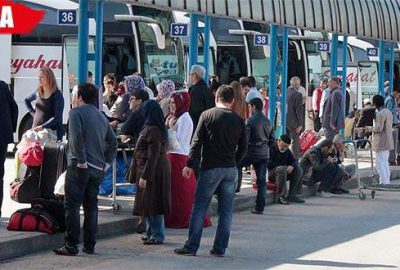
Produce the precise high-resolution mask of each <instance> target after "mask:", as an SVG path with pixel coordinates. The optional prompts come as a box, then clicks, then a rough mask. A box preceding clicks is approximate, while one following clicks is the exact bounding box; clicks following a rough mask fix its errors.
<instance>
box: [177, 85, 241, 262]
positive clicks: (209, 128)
mask: <svg viewBox="0 0 400 270" xmlns="http://www.w3.org/2000/svg"><path fill="white" fill-rule="evenodd" d="M233 97H234V93H233V89H232V87H230V86H227V85H222V86H220V87H219V88H218V90H217V93H216V97H215V101H216V104H217V107H216V108H213V109H210V110H208V111H206V112H204V113H202V114H201V117H200V121H199V125H198V127H197V129H196V131H195V133H194V136H193V141H192V145H191V149H190V154H189V159H188V161H187V165H186V167H185V168H184V169H183V172H182V174H183V176H184V177H187V178H188V177H190V175H191V174H193V173H194V172H193V164H195V163H198V162H199V161H200V160H201V163H200V168H201V170H200V174H199V177H198V179H197V186H196V195H195V198H194V202H193V207H192V214H191V216H190V228H189V238H188V240H187V241H186V243H185V245H184V247H182V248H177V249H175V253H176V254H178V255H186V256H195V255H196V252H197V250H198V249H199V247H200V240H201V235H202V233H203V227H204V217H205V215H206V213H207V209H208V207H209V205H210V202H211V199H212V197H213V195H214V194H215V193H217V198H218V215H219V219H218V228H217V232H216V234H215V240H214V245H213V249H212V250H211V251H210V253H211V255H213V256H217V257H223V256H224V255H225V250H226V248H227V247H228V242H229V236H230V232H231V224H232V215H233V201H234V198H235V187H236V182H237V168H236V167H237V164H238V163H240V161H241V160H242V159H243V157H244V155H245V154H246V148H247V144H246V141H247V140H246V130H245V124H244V121H243V119H242V118H240V116H238V115H237V114H236V113H234V112H233V111H232V110H231V107H232V104H233V101H234V100H233Z"/></svg>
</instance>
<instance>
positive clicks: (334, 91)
mask: <svg viewBox="0 0 400 270" xmlns="http://www.w3.org/2000/svg"><path fill="white" fill-rule="evenodd" d="M189 74H190V75H189V76H190V87H189V88H188V89H184V90H179V91H177V90H176V89H175V84H174V82H173V81H170V80H163V81H162V82H161V83H160V84H159V85H157V87H156V90H155V91H153V90H151V89H149V88H148V87H147V86H146V85H145V82H144V80H143V78H142V77H141V75H140V74H138V73H135V74H133V75H128V76H126V77H125V78H124V80H123V82H121V83H118V82H117V81H116V76H115V75H114V74H107V75H105V76H104V80H103V86H102V87H101V88H100V89H97V88H96V87H95V86H94V85H93V84H91V83H85V84H80V85H76V86H75V87H74V89H73V91H72V102H71V104H72V109H71V110H70V112H69V119H68V120H69V124H68V146H69V147H68V169H67V174H66V184H65V199H64V206H65V211H66V228H67V230H66V237H65V245H64V246H62V247H60V248H58V249H55V250H54V252H55V253H56V254H59V255H76V254H78V252H79V251H78V244H79V232H80V230H79V228H80V222H79V208H80V206H81V205H83V209H84V213H85V214H84V226H83V231H84V237H83V251H84V252H86V253H88V254H93V253H94V250H95V243H96V241H95V235H96V227H97V194H98V191H99V185H100V183H101V181H102V179H103V176H104V173H105V171H107V170H108V168H109V167H110V164H111V163H112V160H113V159H115V157H116V155H117V146H118V143H121V144H126V143H129V144H132V145H134V146H135V147H134V153H133V158H132V162H131V164H130V166H129V168H128V170H127V173H126V177H127V180H128V181H130V182H131V183H136V185H137V192H136V194H135V204H134V209H133V214H134V215H137V216H139V217H140V219H139V224H138V232H140V233H145V236H143V237H142V240H143V244H145V245H160V244H163V243H164V241H165V227H168V228H189V236H188V240H187V241H186V243H185V244H184V246H183V247H182V248H178V249H176V250H175V253H177V254H179V255H196V252H197V250H198V248H199V245H200V239H201V235H202V230H203V228H204V227H207V226H211V220H210V217H209V216H208V214H207V209H208V207H209V205H210V202H211V199H212V197H213V196H214V195H217V199H218V203H219V207H218V214H219V220H218V225H217V232H216V236H215V241H214V245H213V249H212V250H211V251H210V253H211V255H214V256H224V254H225V251H226V248H227V246H228V242H229V236H230V228H231V222H232V212H233V200H234V197H235V193H238V192H240V189H241V179H242V174H243V168H249V167H250V166H251V167H252V168H253V169H254V171H255V175H256V183H257V197H256V201H255V206H254V208H252V209H251V212H252V213H253V214H263V212H264V207H265V201H266V193H267V192H266V190H267V188H266V182H267V180H268V181H270V182H273V183H275V184H276V186H277V189H276V196H277V202H278V203H279V204H282V205H288V204H291V203H304V202H305V201H304V200H303V199H301V198H300V197H299V195H300V194H301V193H302V186H303V183H304V184H306V185H308V186H314V185H315V184H317V183H320V184H319V187H318V192H319V193H320V194H321V196H322V197H330V196H331V194H332V193H333V194H343V193H348V191H347V190H346V189H344V188H343V182H344V181H346V180H348V179H349V178H351V176H352V175H354V173H355V170H356V168H355V166H354V165H347V166H345V165H343V159H344V145H343V137H342V136H341V135H339V130H340V129H343V128H344V126H345V119H344V114H343V113H342V112H343V110H344V107H345V105H346V104H345V102H344V99H343V98H342V91H341V90H340V85H341V82H340V79H339V78H338V77H332V78H330V79H329V80H323V81H321V84H320V86H319V87H318V88H317V89H315V90H314V93H316V94H315V97H314V96H313V114H314V127H315V128H316V129H318V130H319V129H320V128H321V129H322V133H323V134H324V135H325V137H326V139H324V140H322V141H321V142H320V143H318V144H317V145H315V146H314V147H312V148H311V149H309V150H308V151H306V152H305V153H300V141H299V140H300V135H301V133H302V132H303V131H304V129H305V120H304V117H305V98H304V97H305V90H304V88H303V87H302V86H301V81H300V79H299V78H298V77H293V78H292V79H291V80H290V87H289V88H288V89H287V123H286V124H287V134H283V135H281V136H280V137H279V138H278V139H277V140H276V139H275V136H274V123H271V121H270V120H269V119H268V117H267V115H268V106H269V104H268V89H258V88H257V86H256V80H255V79H254V77H252V76H248V77H242V78H240V80H239V81H232V82H231V83H230V84H229V85H225V84H223V85H221V84H220V83H219V81H218V78H217V77H213V78H212V81H211V83H210V85H211V87H209V86H208V85H209V84H208V82H206V81H205V80H204V74H205V70H204V68H203V67H202V66H199V65H194V66H192V67H191V70H190V73H189ZM0 89H1V93H0V94H1V95H0V97H1V99H0V101H1V102H2V103H1V106H2V107H6V106H8V108H9V110H8V114H7V115H5V114H3V115H1V117H0V119H1V120H2V128H3V123H5V124H4V125H5V126H4V128H5V129H7V132H8V133H7V134H11V135H10V136H8V135H7V136H5V135H3V134H5V133H3V132H2V133H1V136H3V137H4V136H5V137H4V138H3V137H0V138H1V143H2V144H1V145H0V152H1V153H2V154H1V155H0V157H2V158H3V153H5V151H6V150H5V149H6V148H7V147H6V145H7V144H8V143H10V142H12V133H13V131H15V127H16V117H17V116H16V114H17V113H18V111H17V110H16V109H15V108H16V105H15V102H13V99H12V97H11V95H10V94H9V91H8V89H7V86H6V85H5V84H4V85H3V84H0ZM397 94H398V91H397V90H395V91H394V92H393V94H390V95H389V96H388V97H387V98H386V101H385V99H384V98H383V97H382V96H378V95H377V96H374V98H373V99H372V104H371V101H369V100H365V101H364V102H365V108H364V109H363V110H362V111H361V113H360V117H359V121H358V123H357V126H359V127H364V132H363V133H362V134H359V136H368V134H372V136H373V139H372V141H373V149H374V151H375V152H376V163H377V170H378V173H379V176H380V179H381V182H382V183H385V184H386V183H389V182H390V171H389V169H388V159H389V152H390V150H392V149H393V147H394V141H393V136H392V124H393V123H397V122H398V120H397V122H396V120H395V119H394V114H395V113H396V115H397V112H395V111H394V110H393V106H394V105H393V104H392V103H393V101H392V98H396V96H397ZM33 101H35V106H32V105H31V103H32V102H33ZM25 103H26V106H27V108H28V110H29V112H30V113H31V114H32V116H33V126H32V129H34V130H41V129H48V130H49V132H52V133H54V135H55V137H56V138H57V140H59V141H60V140H62V137H63V126H62V123H63V121H62V113H63V109H64V98H63V95H62V93H61V92H60V91H59V90H58V87H57V84H56V80H55V77H54V74H53V72H52V71H51V69H49V68H45V67H44V68H42V69H41V70H40V72H39V86H38V88H37V89H36V90H35V91H34V92H33V93H32V94H31V95H30V96H28V97H27V98H26V100H25ZM396 104H397V103H396ZM351 106H353V105H351ZM386 107H387V108H386ZM349 112H350V109H349ZM2 113H4V111H3V112H2ZM371 118H372V119H374V121H372V120H371ZM3 119H7V122H3ZM396 119H397V118H396ZM371 121H372V122H371ZM94 127H95V128H94ZM4 156H5V154H4ZM0 162H1V165H3V163H4V158H3V159H2V160H0ZM2 168H3V167H2ZM0 173H1V175H0V176H1V177H0V179H2V176H3V174H4V170H2V171H0ZM267 178H268V179H267ZM288 182H289V184H288ZM0 191H2V190H0ZM0 195H2V193H0Z"/></svg>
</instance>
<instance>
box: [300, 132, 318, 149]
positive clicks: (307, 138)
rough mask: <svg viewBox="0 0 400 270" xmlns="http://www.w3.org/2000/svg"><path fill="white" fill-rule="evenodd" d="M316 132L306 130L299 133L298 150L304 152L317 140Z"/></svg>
mask: <svg viewBox="0 0 400 270" xmlns="http://www.w3.org/2000/svg"><path fill="white" fill-rule="evenodd" d="M318 140H319V139H318V137H317V133H316V132H314V131H313V130H306V131H304V132H303V133H302V134H301V135H300V152H301V153H305V152H306V151H307V150H308V149H310V148H311V147H312V146H314V145H315V144H316V143H317V142H318Z"/></svg>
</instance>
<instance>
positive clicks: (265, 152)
mask: <svg viewBox="0 0 400 270" xmlns="http://www.w3.org/2000/svg"><path fill="white" fill-rule="evenodd" d="M246 132H247V140H248V145H249V146H248V150H247V154H248V155H250V156H251V157H252V158H255V159H269V147H270V146H272V145H274V143H275V136H274V129H273V126H272V124H271V122H270V121H269V120H268V118H267V117H266V116H265V115H264V114H263V113H262V112H255V113H254V114H253V115H252V116H251V117H250V118H249V120H247V125H246Z"/></svg>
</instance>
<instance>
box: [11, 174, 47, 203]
mask: <svg viewBox="0 0 400 270" xmlns="http://www.w3.org/2000/svg"><path fill="white" fill-rule="evenodd" d="M39 177H40V168H28V171H27V174H26V177H25V179H24V180H20V179H18V178H17V179H15V180H14V181H13V182H11V183H10V197H11V199H12V200H14V201H16V202H19V203H31V202H32V200H33V199H35V198H40V188H39Z"/></svg>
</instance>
